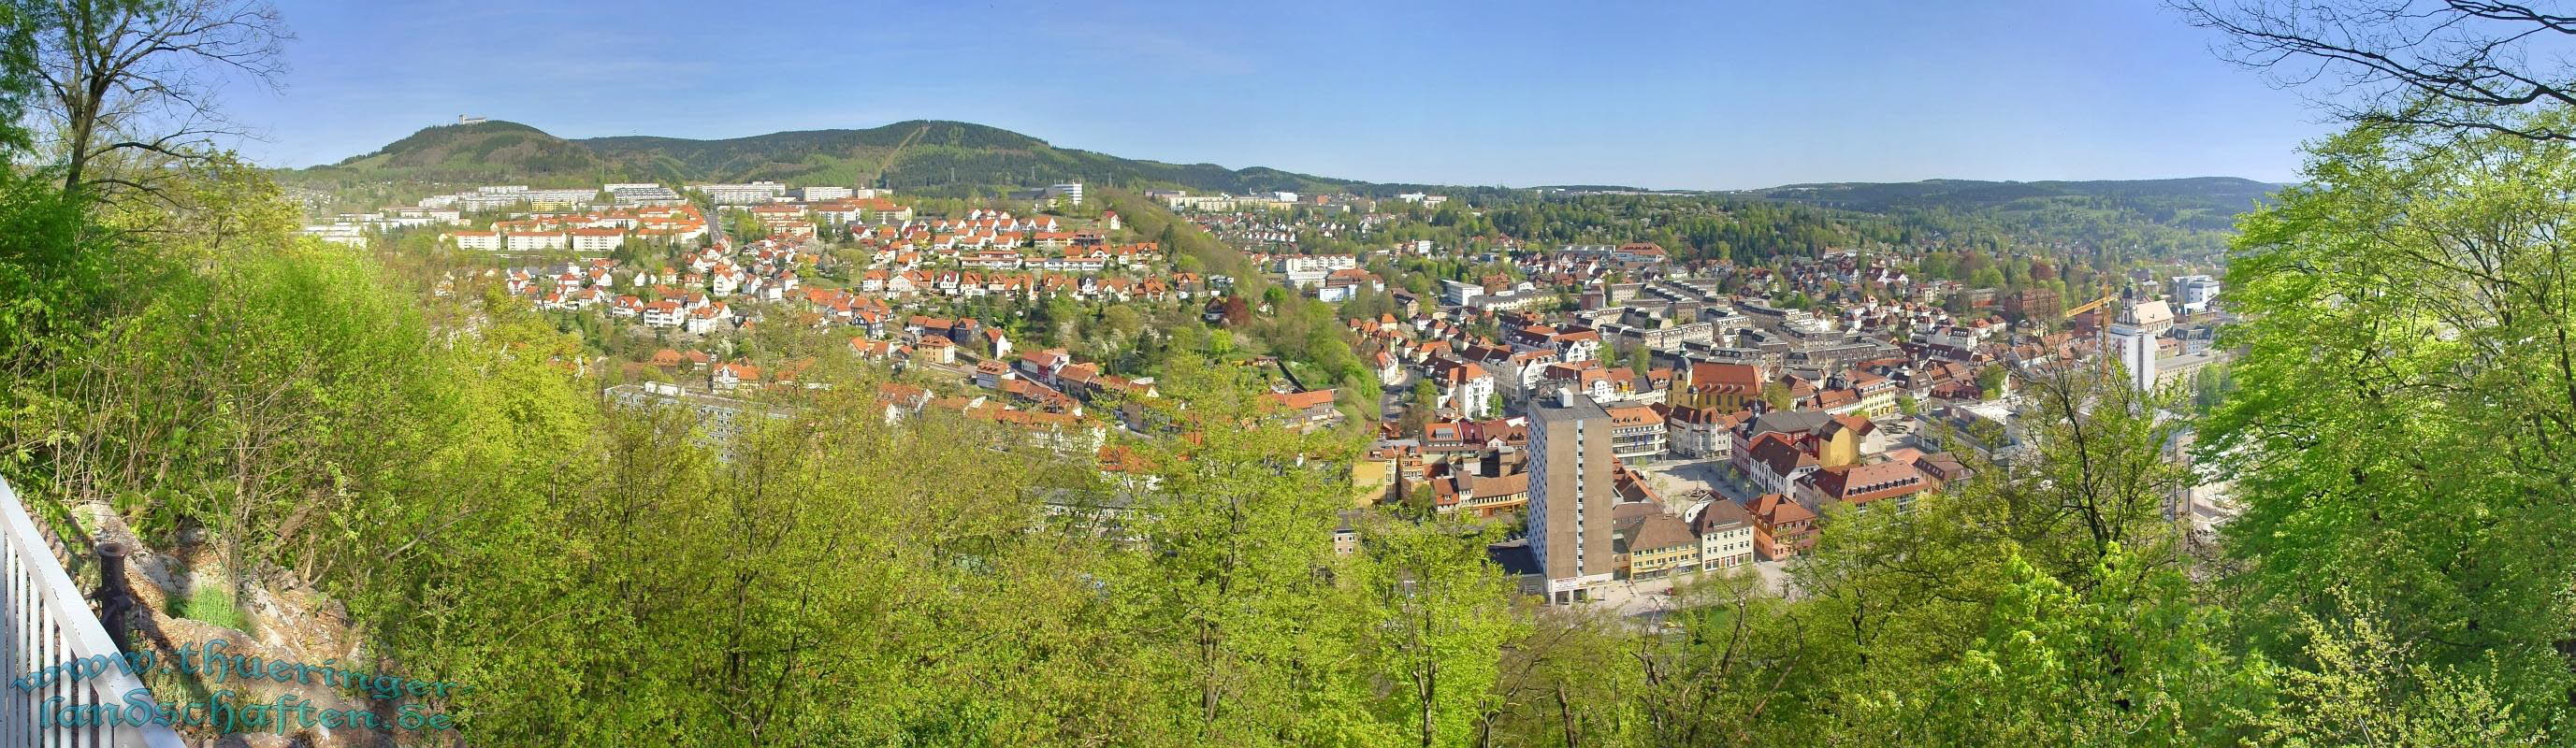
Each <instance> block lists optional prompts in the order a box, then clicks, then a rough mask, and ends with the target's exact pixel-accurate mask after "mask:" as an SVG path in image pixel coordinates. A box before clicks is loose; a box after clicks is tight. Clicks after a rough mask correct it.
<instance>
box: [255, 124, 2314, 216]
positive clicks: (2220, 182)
mask: <svg viewBox="0 0 2576 748" xmlns="http://www.w3.org/2000/svg"><path fill="white" fill-rule="evenodd" d="M286 177H287V178H288V179H290V180H303V181H396V182H402V181H408V182H447V183H456V182H477V181H482V182H514V183H515V182H527V183H531V184H533V185H536V186H578V185H585V184H590V185H595V184H599V183H601V182H608V181H633V180H652V181H663V182H738V181H750V180H760V179H767V180H777V181H784V182H790V183H796V184H833V185H850V186H859V185H862V184H867V183H871V182H875V181H878V180H879V178H880V177H881V178H882V182H883V183H884V184H886V185H888V186H891V187H894V188H895V189H897V190H900V191H908V192H917V193H929V194H940V193H948V194H957V193H963V192H966V191H969V190H981V191H986V192H991V191H998V190H1003V189H1011V188H1025V187H1034V186H1038V185H1044V184H1051V183H1056V182H1068V181H1071V182H1085V183H1093V184H1102V183H1107V184H1116V185H1118V186H1122V187H1130V188H1134V189H1150V188H1177V189H1183V190H1189V191H1192V192H1199V193H1213V192H1228V193H1234V194H1253V193H1262V192H1273V191H1286V192H1299V193H1319V192H1352V193H1356V194H1362V195H1374V196H1388V195H1393V194H1396V193H1400V192H1410V191H1425V190H1436V191H1443V192H1448V193H1450V194H1473V193H1478V192H1490V191H1496V190H1498V189H1500V188H1495V187H1474V186H1459V185H1450V186H1442V185H1429V184H1390V183H1372V182H1363V181H1358V180H1349V179H1336V178H1332V177H1323V176H1316V175H1312V174H1301V173H1297V172H1290V171H1283V170H1279V169H1273V168H1268V167H1259V166H1255V167H1247V168H1241V169H1228V168H1226V167H1223V166H1219V165H1216V164H1206V163H1201V164H1174V163H1166V162H1162V161H1152V160H1144V159H1131V158H1121V157H1118V156H1112V155H1109V154H1104V153H1099V152H1096V151H1086V150H1081V149H1077V148H1057V147H1055V146H1053V145H1051V144H1049V143H1047V141H1045V140H1042V139H1039V138H1036V137H1032V136H1029V135H1024V134H1021V133H1017V132H1012V131H1009V130H1004V129H1001V128H998V127H991V126H986V125H978V124H974V123H970V122H953V121H946V120H909V121H904V122H896V123H893V124H889V125H884V126H880V127H873V128H866V129H834V130H796V131H788V132H774V133H769V134H765V135H752V136H746V137H739V138H723V139H714V140H696V139H689V138H669V137H656V136H641V135H629V136H616V137H601V138H581V139H565V138H559V137H555V136H554V135H551V134H548V133H546V132H545V131H543V130H539V129H537V128H535V127H531V126H528V125H524V124H519V123H516V122H504V121H498V120H494V121H485V122H477V123H471V124H456V125H439V126H435V127H429V128H424V129H422V130H420V131H419V132H416V133H413V134H411V135H410V136H408V137H404V138H402V139H400V140H396V141H394V142H392V143H388V144H386V145H385V147H383V148H380V149H377V150H376V151H374V152H372V153H367V154H364V155H359V156H353V157H350V158H348V159H345V160H342V161H340V162H339V163H335V164H330V165H327V166H316V167H312V168H309V169H301V170H295V171H291V172H286ZM2280 187H2281V185H2276V184H2267V183H2264V182H2257V181H2253V180H2250V179H2239V178H2235V177H2192V178H2184V179H2147V180H2104V181H2038V182H2002V181H1979V180H1964V179H1931V180H1924V181H1920V182H1891V183H1876V182H1831V183H1814V184H1791V185H1782V186H1778V187H1771V188H1766V189H1759V190H1738V191H1732V192H1720V193H1716V194H1732V195H1742V196H1751V197H1761V198H1766V199H1771V200H1781V201H1789V202H1800V203H1808V204H1813V205H1818V206H1823V207H1831V208H1840V209H1846V210H1857V211H1867V212H1880V213H1885V212H1894V211H1913V210H1954V211H1999V212H2006V213H2009V212H2014V211H2021V212H2029V211H2033V210H2035V209H2038V208H2045V207H2048V206H2053V205H2054V206H2076V207H2090V208H2114V209H2118V210H2121V211H2128V212H2132V213H2136V214H2138V215H2139V216H2141V217H2144V218H2147V219H2149V220H2153V221H2155V222H2159V223H2165V224H2168V225H2176V226H2185V227H2191V228H2201V229H2219V230H2224V229H2226V228H2228V227H2229V225H2230V224H2231V222H2232V220H2233V218H2234V216H2236V215H2237V214H2239V213H2243V212H2245V211H2246V210H2248V209H2250V208H2251V207H2253V206H2254V205H2255V204H2256V203H2257V202H2259V201H2261V200H2263V199H2264V196H2265V195H2267V194H2268V193H2270V192H2272V191H2274V190H2277V189H2279V188H2280ZM1534 189H1541V190H1548V191H1621V192H1645V191H1647V190H1644V189H1642V188H1636V187H1622V186H1612V185H1555V186H1549V187H1540V188H1534ZM1658 192H1686V191H1680V190H1666V191H1658Z"/></svg>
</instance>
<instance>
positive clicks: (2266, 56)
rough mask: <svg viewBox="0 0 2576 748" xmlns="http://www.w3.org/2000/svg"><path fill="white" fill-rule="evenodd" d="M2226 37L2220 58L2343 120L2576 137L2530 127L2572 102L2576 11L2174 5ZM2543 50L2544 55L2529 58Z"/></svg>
mask: <svg viewBox="0 0 2576 748" xmlns="http://www.w3.org/2000/svg"><path fill="white" fill-rule="evenodd" d="M2172 7H2173V8H2174V9H2175V10H2177V11H2179V12H2180V13H2181V14H2182V16H2183V17H2184V19H2185V20H2186V21H2187V22H2189V23H2191V24H2192V25H2193V26H2198V27H2201V28H2206V29H2212V30H2215V31H2218V32H2220V33H2222V34H2225V35H2226V38H2225V40H2223V41H2221V42H2219V43H2218V44H2216V45H2215V51H2216V52H2217V53H2218V54H2219V56H2220V57H2222V58H2225V59H2227V60H2228V61H2230V62H2234V63H2236V64H2238V65H2242V66H2245V67H2247V68H2251V69H2255V70H2260V71H2263V72H2265V73H2266V74H2267V75H2268V76H2269V77H2271V79H2272V80H2273V82H2274V83H2276V84H2278V85H2282V86H2285V87H2289V86H2308V85H2314V84H2318V83H2321V82H2322V83H2323V84H2324V91H2323V95H2322V96H2320V97H2317V99H2318V101H2319V103H2320V104H2321V105H2323V106H2324V107H2325V108H2326V110H2327V111H2330V112H2333V113H2335V114H2336V115H2337V116H2338V117H2341V118H2342V119H2345V120H2347V121H2352V122H2358V123H2369V124H2393V125H2413V126H2430V127H2436V128H2442V129H2445V130H2454V131H2463V130H2474V131H2485V132H2492V133H2500V134H2505V135H2511V136H2514V137H2520V138H2526V139H2531V140H2559V141H2567V140H2576V130H2571V129H2569V128H2568V127H2566V126H2564V125H2560V124H2554V123H2550V124H2535V123H2533V122H2531V121H2530V120H2529V118H2530V115H2531V114H2533V113H2534V112H2535V111H2537V110H2538V109H2539V108H2542V107H2551V106H2576V65H2571V64H2570V63H2569V62H2568V57H2566V56H2565V55H2566V53H2569V52H2571V51H2576V16H2572V15H2561V14H2556V13H2549V12H2543V11H2541V10H2538V9H2534V8H2532V7H2530V6H2526V5H2521V4H2516V3H2509V2H2493V1H2491V0H2173V2H2172ZM2535 55H2538V56H2541V57H2543V58H2546V59H2548V60H2549V62H2545V63H2543V62H2535V61H2534V59H2533V58H2534V56H2535Z"/></svg>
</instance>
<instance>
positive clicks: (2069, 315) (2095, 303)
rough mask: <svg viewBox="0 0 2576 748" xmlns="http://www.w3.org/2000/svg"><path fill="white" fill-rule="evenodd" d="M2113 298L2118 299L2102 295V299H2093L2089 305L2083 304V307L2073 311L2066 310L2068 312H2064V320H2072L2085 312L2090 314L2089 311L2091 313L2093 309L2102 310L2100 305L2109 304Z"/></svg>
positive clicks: (2110, 295) (2113, 296)
mask: <svg viewBox="0 0 2576 748" xmlns="http://www.w3.org/2000/svg"><path fill="white" fill-rule="evenodd" d="M2114 298H2118V297H2117V296H2115V295H2113V294H2103V295H2102V298H2099V299H2094V300H2093V302H2092V303H2090V304H2085V305H2083V306H2079V307H2076V308H2073V309H2068V310H2066V318H2067V319H2074V318H2075V316H2076V315H2079V314H2083V313H2085V312H2090V311H2093V310H2095V309H2100V308H2102V305H2104V304H2109V303H2111V300H2112V299H2114Z"/></svg>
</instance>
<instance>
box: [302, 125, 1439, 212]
mask: <svg viewBox="0 0 2576 748" xmlns="http://www.w3.org/2000/svg"><path fill="white" fill-rule="evenodd" d="M294 176H296V177H301V178H307V179H330V178H335V177H336V178H353V179H382V180H412V181H438V182H463V181H476V180H535V181H547V180H554V181H561V182H565V183H582V182H596V181H605V180H621V179H650V180H658V181H671V182H710V181H725V182H731V181H749V180H760V179H768V180H778V181H786V182H795V183H811V184H840V185H859V184H860V183H862V182H869V181H873V180H874V179H876V178H877V177H880V176H882V178H883V180H882V181H883V182H884V183H885V184H887V185H888V186H891V187H894V188H895V189H898V190H915V191H920V190H929V191H939V190H947V189H963V188H969V187H975V188H997V189H998V188H1007V187H1025V186H1035V185H1043V184H1050V183H1055V182H1067V181H1077V182H1089V183H1114V184H1118V185H1121V186H1126V185H1134V186H1137V187H1140V188H1143V187H1177V188H1180V189H1187V190H1192V191H1197V192H1231V193H1238V194H1242V193H1255V192H1272V191H1290V192H1338V191H1343V190H1349V189H1368V188H1376V190H1373V191H1384V190H1392V189H1396V188H1401V187H1407V186H1406V185H1368V184H1366V183H1362V182H1355V181H1351V180H1340V179H1330V178H1325V177H1318V176H1313V175H1308V174H1298V173H1294V172H1287V171H1281V170H1278V169H1271V168H1266V167H1250V168H1244V169H1227V168H1225V167H1223V166H1218V165H1216V164H1172V163H1165V162H1161V161H1146V160H1138V159H1127V158H1119V157H1117V156H1111V155H1108V154H1104V153H1098V152H1094V151H1086V150H1081V149H1075V148H1057V147H1054V146H1052V145H1049V144H1048V143H1047V142H1046V141H1044V140H1040V139H1038V138H1034V137H1030V136H1028V135H1023V134H1020V133H1016V132H1011V131H1009V130H1004V129H1001V128H997V127H989V126H985V125H978V124H973V123H968V122H949V121H939V120H912V121H906V122H897V123H894V124H890V125H885V126H882V127H874V128H868V129H863V130H798V131H790V132H776V133H769V134H766V135H753V136H749V137H741V138H726V139H720V140H693V139H688V138H666V137H655V136H618V137H603V138H584V139H573V140H568V139H564V138H558V137H555V136H553V135H550V134H547V133H546V132H544V131H542V130H539V129H537V128H534V127H530V126H528V125H523V124H519V123H516V122H503V121H497V120H496V121H487V122H479V123H472V124H458V125H440V126H435V127H430V128H425V129H423V130H421V131H420V132H417V133H414V134H412V135H411V136H409V137H405V138H403V139H401V140H397V141H394V142H393V143H390V144H387V145H386V146H385V147H384V148H381V149H378V150H376V151H375V152H373V153H368V154H365V155H360V156H354V157H351V158H348V159H346V160H343V161H341V162H339V163H336V164H331V165H328V166H317V167H313V168H310V169H303V170H300V171H298V172H295V173H294Z"/></svg>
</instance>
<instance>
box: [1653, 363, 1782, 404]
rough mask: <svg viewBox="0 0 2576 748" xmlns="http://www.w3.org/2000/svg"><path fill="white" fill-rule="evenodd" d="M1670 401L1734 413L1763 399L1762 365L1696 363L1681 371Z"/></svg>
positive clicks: (1674, 384)
mask: <svg viewBox="0 0 2576 748" xmlns="http://www.w3.org/2000/svg"><path fill="white" fill-rule="evenodd" d="M1677 374H1678V376H1679V377H1680V381H1677V382H1674V383H1673V390H1672V391H1673V394H1672V396H1671V397H1670V398H1669V402H1671V403H1672V404H1674V405H1679V406H1682V407H1686V408H1699V409H1702V410H1713V411H1716V412H1719V413H1733V412H1735V411H1739V410H1743V409H1744V408H1745V407H1746V406H1748V405H1750V404H1752V403H1754V402H1758V401H1760V400H1761V399H1762V385H1763V384H1764V383H1765V382H1764V380H1765V377H1763V376H1762V368H1761V367H1758V366H1752V365H1749V364H1713V363H1694V364H1691V365H1689V366H1685V367H1682V369H1681V371H1679V372H1677Z"/></svg>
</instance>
